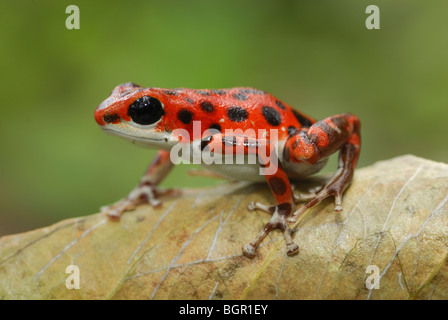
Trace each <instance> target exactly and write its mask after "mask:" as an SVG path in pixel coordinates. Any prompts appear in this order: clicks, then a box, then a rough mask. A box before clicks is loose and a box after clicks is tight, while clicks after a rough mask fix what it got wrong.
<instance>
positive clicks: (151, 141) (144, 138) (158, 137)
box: [101, 126, 169, 147]
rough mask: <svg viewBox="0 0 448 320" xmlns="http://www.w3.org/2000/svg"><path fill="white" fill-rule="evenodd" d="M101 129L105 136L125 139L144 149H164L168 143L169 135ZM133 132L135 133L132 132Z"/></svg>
mask: <svg viewBox="0 0 448 320" xmlns="http://www.w3.org/2000/svg"><path fill="white" fill-rule="evenodd" d="M101 129H102V130H103V131H104V133H106V134H107V135H111V136H117V137H121V138H123V139H126V140H128V141H130V142H132V143H133V144H136V145H140V146H145V147H151V146H155V147H166V146H167V144H168V141H169V135H168V134H165V133H159V132H154V131H152V130H151V131H145V130H141V129H133V130H131V131H132V132H129V131H130V130H126V129H125V128H120V127H118V128H117V127H116V126H113V127H108V126H103V127H101ZM134 131H135V132H134Z"/></svg>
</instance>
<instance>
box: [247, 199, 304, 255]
mask: <svg viewBox="0 0 448 320" xmlns="http://www.w3.org/2000/svg"><path fill="white" fill-rule="evenodd" d="M249 209H250V210H255V209H260V210H262V211H266V212H268V213H271V214H272V217H271V219H270V220H269V222H268V223H267V224H266V225H265V226H264V228H263V230H261V232H260V233H259V234H258V236H257V237H256V238H255V239H254V240H253V241H251V242H249V243H247V244H245V245H244V246H243V253H244V255H246V256H247V257H249V258H253V257H254V256H255V252H256V250H257V247H258V246H259V244H260V243H261V241H263V239H264V238H266V236H267V235H268V234H269V232H271V231H272V230H274V229H280V230H281V231H282V232H283V235H284V237H285V242H286V253H287V254H288V255H294V254H296V253H298V252H299V246H298V245H297V244H296V243H295V242H294V241H293V240H292V237H291V230H290V228H289V226H288V223H287V221H286V219H285V217H286V214H285V209H284V208H283V207H282V205H280V206H265V205H263V204H261V203H258V202H251V203H249ZM286 211H287V210H286Z"/></svg>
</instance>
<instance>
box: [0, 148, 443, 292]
mask: <svg viewBox="0 0 448 320" xmlns="http://www.w3.org/2000/svg"><path fill="white" fill-rule="evenodd" d="M184 193H185V194H184V196H182V197H181V198H178V199H170V200H166V201H165V202H164V204H163V207H162V208H161V209H153V208H151V207H149V206H141V207H139V208H138V209H137V210H135V211H133V212H128V213H126V214H125V215H124V216H123V217H122V219H121V220H120V221H119V222H113V221H108V219H107V218H106V217H105V216H104V215H103V214H95V215H92V216H88V217H82V218H77V219H71V220H66V221H62V222H60V223H57V224H55V225H53V226H50V227H47V228H43V229H38V230H34V231H30V232H26V233H23V234H17V235H11V236H6V237H3V238H1V239H0V299H209V298H211V299H410V298H411V299H412V298H416V299H447V298H448V276H447V275H448V263H447V253H448V165H446V164H442V163H435V162H432V161H429V160H424V159H420V158H416V157H414V156H402V157H398V158H394V159H392V160H389V161H383V162H379V163H376V164H374V165H372V166H370V167H367V168H362V169H358V170H357V171H356V174H355V179H354V181H353V183H352V185H351V187H350V188H349V189H348V190H347V191H346V193H345V197H344V200H343V205H344V211H343V212H342V213H341V214H336V213H335V212H334V211H333V208H334V204H333V202H332V200H326V201H324V202H322V203H321V204H319V205H318V206H316V207H315V208H314V209H312V210H309V211H308V213H307V214H306V215H305V216H304V217H303V218H302V219H301V220H300V222H299V223H298V225H297V228H296V232H295V233H294V239H295V240H296V242H297V243H299V245H300V253H299V254H298V255H295V256H292V257H289V256H286V255H285V247H284V240H283V236H282V234H281V233H280V232H279V231H274V232H272V233H271V234H270V237H268V238H267V239H265V241H263V243H262V246H261V248H260V249H259V251H258V253H257V255H256V257H255V258H254V259H249V258H246V257H245V256H243V255H242V251H241V247H242V246H243V244H245V243H246V242H248V241H250V240H251V239H252V238H253V237H255V235H256V234H257V233H258V232H259V231H260V229H261V228H262V227H263V225H264V224H265V223H266V222H267V221H268V219H269V216H268V215H267V214H266V213H263V212H250V211H248V210H247V204H248V203H249V202H250V201H254V200H255V201H260V202H264V203H272V202H273V201H274V199H273V196H272V195H271V194H270V191H269V189H268V187H267V186H266V185H263V184H261V185H250V184H247V183H226V184H224V185H221V186H219V187H217V188H213V189H203V190H185V192H184ZM69 265H76V266H77V267H79V279H80V289H79V290H76V289H72V290H69V289H67V287H66V279H67V278H68V277H69V276H70V274H69V273H66V268H67V266H69ZM369 266H373V267H370V268H368V267H369ZM366 270H367V271H368V272H366ZM372 270H374V271H375V270H377V271H378V272H379V277H378V278H377V279H378V281H377V283H378V284H379V289H375V288H372V289H368V288H367V286H366V282H367V283H368V284H369V283H370V284H372V283H373V281H371V280H372V278H369V277H370V276H372V275H375V272H373V273H371V272H372Z"/></svg>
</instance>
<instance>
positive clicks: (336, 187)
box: [95, 83, 360, 257]
mask: <svg viewBox="0 0 448 320" xmlns="http://www.w3.org/2000/svg"><path fill="white" fill-rule="evenodd" d="M143 96H150V97H152V98H156V99H158V100H159V101H160V102H161V103H162V104H163V110H164V113H165V114H164V115H163V116H162V118H161V120H160V121H159V122H157V124H156V125H155V127H154V128H153V130H155V131H158V132H168V133H170V132H172V131H174V130H176V129H184V130H186V131H188V133H189V137H190V140H189V141H184V139H182V142H191V140H192V139H195V138H196V137H195V136H194V133H193V122H194V121H200V123H201V130H202V132H201V138H203V135H202V133H203V132H204V131H206V130H207V129H209V128H211V127H216V126H217V125H218V126H219V129H220V133H217V134H216V133H215V134H213V135H212V134H211V135H210V136H208V137H207V138H205V139H203V140H202V141H201V148H206V147H208V148H211V149H213V150H225V151H226V152H228V150H229V149H228V148H227V147H229V146H230V147H231V150H232V151H233V153H234V154H236V153H240V154H257V155H258V156H259V160H260V165H261V166H264V165H266V164H267V163H268V162H270V160H271V158H270V157H271V156H278V155H275V154H274V155H273V154H272V150H274V149H273V143H272V142H273V141H270V137H269V130H270V129H277V134H278V140H279V141H283V142H285V144H284V148H283V164H284V163H292V164H294V163H307V164H309V165H314V164H316V163H317V162H318V161H319V160H321V159H323V158H327V157H328V156H330V155H331V154H333V153H335V152H337V151H340V154H339V168H338V171H337V172H336V174H335V175H334V177H333V178H332V179H331V180H330V181H329V182H328V183H327V184H326V185H325V186H324V187H323V188H322V189H321V190H320V191H319V192H318V193H316V194H314V195H312V196H311V197H310V199H309V201H308V202H306V203H305V204H304V205H303V206H302V207H301V208H300V209H298V210H297V211H295V209H296V206H295V201H294V195H293V192H292V188H291V184H290V181H289V177H288V174H287V173H286V172H285V170H284V169H283V165H282V163H281V162H280V161H278V163H277V167H276V170H275V172H274V173H273V174H270V175H265V178H266V182H267V183H268V185H269V187H270V189H271V191H272V193H273V195H274V197H275V200H276V204H275V205H274V206H271V207H267V206H264V205H262V204H259V203H251V205H250V207H251V208H252V209H261V210H264V211H267V212H269V213H271V214H272V218H271V220H270V221H269V222H268V223H267V224H266V226H265V227H264V228H263V230H262V231H261V232H260V234H259V235H258V236H257V237H256V238H255V239H254V240H253V241H252V242H250V243H248V244H247V245H245V246H244V247H243V252H244V254H245V255H246V256H248V257H253V256H254V255H255V250H256V248H257V247H258V245H259V244H260V242H261V241H262V240H263V239H264V238H265V237H266V236H267V234H268V233H269V232H270V231H271V230H273V229H276V228H278V229H280V230H281V231H282V232H283V233H284V235H285V240H286V247H287V254H289V255H291V254H295V253H297V252H298V250H299V247H298V245H296V244H295V243H294V242H293V240H292V237H291V234H290V230H289V227H288V225H287V221H288V222H294V221H295V220H296V219H297V217H298V216H299V215H300V214H302V213H303V212H304V211H306V210H307V209H309V208H312V207H313V206H315V205H316V204H318V203H319V202H320V201H322V200H323V199H325V198H327V197H330V196H333V197H334V198H335V204H336V206H335V211H338V212H340V211H342V205H341V202H342V194H343V192H344V191H345V190H346V188H347V187H348V186H349V184H350V182H351V180H352V177H353V174H354V169H355V166H356V162H357V159H358V157H359V150H360V122H359V119H358V118H357V117H356V116H354V115H351V114H347V113H346V114H339V115H335V116H331V117H328V118H326V119H323V120H321V121H317V122H316V121H315V120H314V119H313V118H311V117H309V116H306V115H304V114H302V113H300V112H298V111H297V110H295V109H293V108H291V107H290V106H289V105H287V104H286V103H284V102H282V101H280V100H278V99H276V98H275V97H274V96H272V95H270V94H269V93H266V92H263V91H260V90H256V89H253V88H231V89H219V90H214V89H203V90H194V89H183V88H181V89H163V88H142V87H140V86H138V85H135V84H133V83H125V84H122V85H119V86H117V87H116V88H115V89H114V90H113V92H112V94H111V96H110V97H109V98H108V99H106V100H105V101H104V102H103V103H102V104H101V105H100V106H99V107H98V109H97V110H96V111H95V120H96V121H97V123H98V124H99V125H100V126H104V125H105V124H106V123H109V124H118V123H120V122H122V121H130V120H131V117H130V116H128V114H127V112H128V107H129V106H130V105H131V104H132V103H133V102H134V101H135V100H137V99H138V98H141V97H143ZM234 106H237V107H238V108H239V109H238V112H236V114H235V113H229V109H232V108H233V107H234ZM233 111H234V110H233ZM241 112H242V114H243V115H241ZM180 113H183V114H184V115H185V114H187V115H186V116H184V117H182V116H179V114H180ZM226 129H231V130H236V129H239V130H242V131H246V130H247V129H253V130H254V132H255V134H258V130H259V129H264V130H266V133H267V135H266V136H263V137H256V136H250V135H249V136H247V135H244V136H242V135H233V134H229V133H226ZM217 147H224V148H217ZM260 147H263V150H268V151H270V152H268V154H267V155H264V154H263V152H259V148H260ZM171 167H172V163H171V162H170V160H169V152H168V151H159V153H158V154H157V156H156V158H155V160H154V161H153V162H152V164H151V165H150V167H149V169H148V170H147V172H146V174H145V176H144V177H143V178H142V180H141V182H140V184H139V185H138V186H137V188H136V189H134V191H133V192H131V194H130V195H129V196H128V198H127V199H125V200H124V201H122V202H119V203H117V204H115V205H112V206H110V207H108V208H107V211H108V215H109V216H110V217H111V218H117V217H119V216H120V214H121V213H122V212H124V211H127V210H130V209H132V208H134V207H135V206H136V205H138V204H141V203H144V202H149V203H151V204H152V205H153V206H156V205H159V204H160V201H158V199H157V195H159V194H160V192H159V190H157V188H156V187H157V184H158V183H159V182H160V181H161V180H162V179H163V178H164V177H165V176H166V175H167V174H168V172H169V171H170V169H171Z"/></svg>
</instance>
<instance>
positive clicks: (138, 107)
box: [128, 96, 165, 125]
mask: <svg viewBox="0 0 448 320" xmlns="http://www.w3.org/2000/svg"><path fill="white" fill-rule="evenodd" d="M164 114H165V112H164V111H163V107H162V103H161V102H160V101H159V100H158V99H156V98H153V97H148V96H144V97H141V98H138V99H137V100H135V101H134V102H133V103H132V104H131V105H130V106H129V108H128V116H130V117H131V119H132V121H134V122H135V123H137V124H140V125H149V124H153V123H156V122H157V121H159V120H160V119H161V118H162V116H163V115H164Z"/></svg>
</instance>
